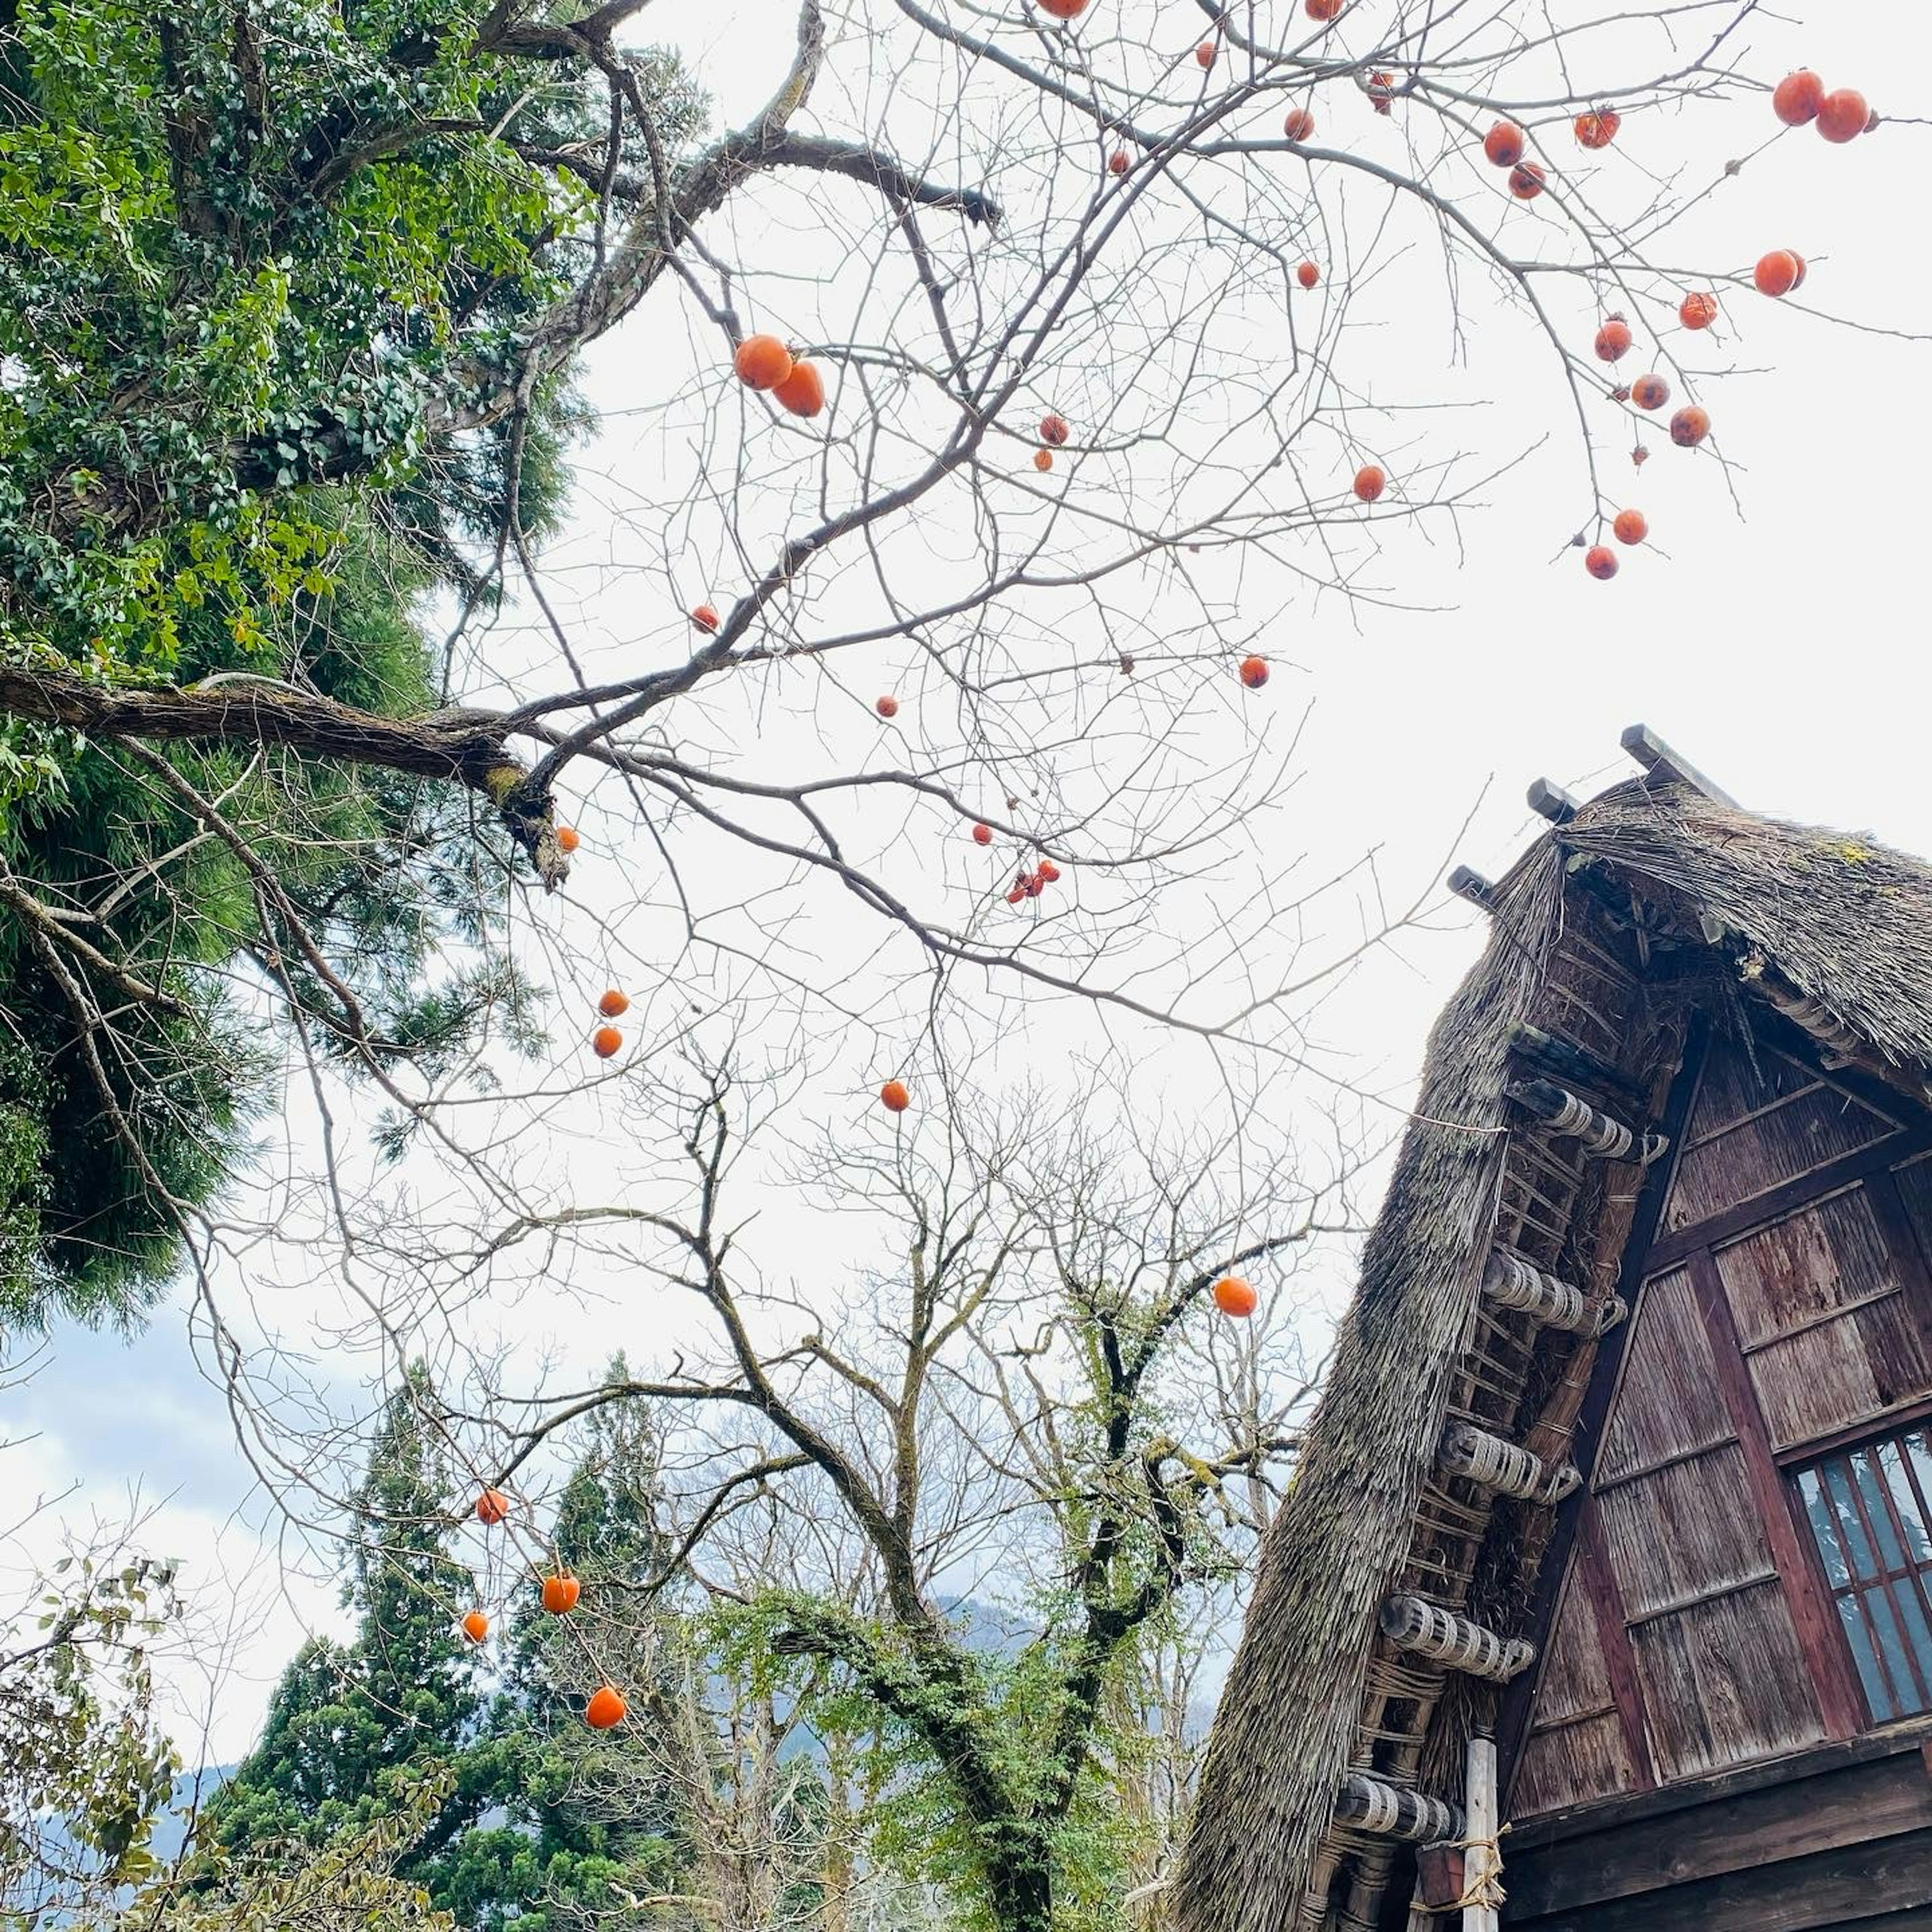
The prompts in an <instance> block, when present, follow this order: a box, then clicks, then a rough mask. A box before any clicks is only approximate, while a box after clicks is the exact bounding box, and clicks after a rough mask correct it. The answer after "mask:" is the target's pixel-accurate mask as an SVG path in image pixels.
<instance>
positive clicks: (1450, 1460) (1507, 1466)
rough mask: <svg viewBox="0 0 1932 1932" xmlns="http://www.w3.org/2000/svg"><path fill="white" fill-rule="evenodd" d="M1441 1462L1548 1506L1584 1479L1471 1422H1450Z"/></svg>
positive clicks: (1451, 1471) (1503, 1492)
mask: <svg viewBox="0 0 1932 1932" xmlns="http://www.w3.org/2000/svg"><path fill="white" fill-rule="evenodd" d="M1526 1265H1527V1264H1526ZM1438 1463H1439V1466H1440V1467H1441V1469H1442V1472H1443V1473H1444V1474H1445V1475H1451V1476H1461V1477H1463V1478H1464V1479H1465V1480H1466V1481H1469V1482H1472V1483H1474V1484H1475V1485H1476V1487H1478V1489H1484V1490H1489V1491H1490V1492H1491V1493H1493V1494H1494V1495H1496V1496H1514V1497H1516V1498H1517V1499H1518V1500H1519V1501H1520V1502H1532V1503H1537V1504H1539V1505H1543V1506H1544V1507H1545V1508H1548V1507H1550V1506H1551V1505H1555V1504H1557V1503H1560V1502H1562V1500H1563V1499H1564V1498H1565V1496H1569V1495H1571V1493H1573V1492H1574V1490H1576V1489H1577V1487H1579V1486H1580V1484H1582V1482H1583V1476H1582V1475H1581V1473H1580V1472H1579V1471H1578V1470H1577V1468H1576V1466H1575V1465H1574V1464H1573V1463H1546V1462H1545V1461H1544V1460H1543V1458H1542V1457H1541V1456H1538V1455H1535V1454H1532V1452H1531V1451H1529V1450H1527V1449H1524V1448H1519V1447H1518V1446H1517V1445H1516V1444H1515V1443H1514V1442H1505V1441H1504V1440H1503V1439H1502V1437H1501V1436H1492V1435H1491V1434H1490V1433H1489V1431H1488V1430H1486V1429H1478V1427H1476V1426H1475V1424H1474V1423H1469V1422H1459V1423H1452V1424H1451V1425H1450V1427H1449V1428H1448V1430H1447V1432H1446V1433H1445V1434H1444V1436H1443V1439H1442V1454H1441V1456H1440V1457H1439V1458H1438Z"/></svg>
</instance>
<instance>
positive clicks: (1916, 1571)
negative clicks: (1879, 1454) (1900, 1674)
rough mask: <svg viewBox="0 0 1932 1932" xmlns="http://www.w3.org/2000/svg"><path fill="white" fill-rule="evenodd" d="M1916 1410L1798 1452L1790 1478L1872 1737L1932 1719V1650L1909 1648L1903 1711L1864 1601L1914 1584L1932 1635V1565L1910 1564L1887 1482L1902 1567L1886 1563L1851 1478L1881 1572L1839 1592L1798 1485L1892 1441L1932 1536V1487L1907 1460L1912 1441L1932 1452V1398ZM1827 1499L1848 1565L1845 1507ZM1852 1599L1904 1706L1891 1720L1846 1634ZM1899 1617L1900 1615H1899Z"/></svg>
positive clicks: (1790, 1493) (1789, 1490)
mask: <svg viewBox="0 0 1932 1932" xmlns="http://www.w3.org/2000/svg"><path fill="white" fill-rule="evenodd" d="M1913 1406H1914V1407H1915V1409H1918V1410H1919V1411H1920V1412H1921V1413H1919V1414H1918V1415H1915V1416H1914V1417H1912V1418H1910V1419H1909V1420H1908V1419H1903V1418H1898V1417H1895V1416H1894V1417H1891V1418H1888V1419H1887V1421H1885V1422H1884V1423H1883V1424H1881V1425H1880V1426H1879V1427H1877V1428H1876V1429H1873V1428H1872V1427H1869V1426H1867V1427H1864V1428H1863V1429H1861V1430H1859V1431H1858V1432H1856V1433H1850V1439H1849V1440H1848V1441H1846V1442H1836V1443H1834V1444H1833V1445H1832V1446H1830V1447H1829V1448H1814V1447H1812V1446H1811V1445H1805V1447H1804V1448H1802V1449H1800V1450H1798V1451H1793V1459H1792V1460H1791V1461H1790V1463H1789V1465H1788V1466H1787V1469H1786V1470H1785V1472H1784V1474H1785V1491H1786V1495H1787V1498H1788V1499H1789V1501H1790V1508H1791V1513H1792V1515H1793V1517H1794V1518H1795V1519H1796V1520H1797V1521H1798V1523H1799V1524H1800V1526H1802V1529H1803V1531H1804V1540H1805V1543H1806V1544H1807V1545H1808V1547H1809V1552H1810V1555H1811V1571H1812V1574H1813V1576H1814V1579H1815V1580H1816V1582H1817V1587H1818V1589H1820V1591H1821V1592H1823V1595H1824V1596H1825V1598H1826V1601H1827V1602H1828V1603H1829V1604H1830V1605H1831V1607H1832V1620H1833V1622H1835V1623H1836V1624H1837V1625H1838V1647H1839V1649H1840V1650H1841V1652H1842V1653H1843V1657H1844V1660H1845V1662H1846V1664H1847V1665H1848V1666H1849V1673H1850V1676H1851V1679H1852V1683H1853V1685H1855V1688H1856V1690H1857V1693H1858V1703H1859V1706H1860V1708H1861V1710H1862V1711H1863V1713H1864V1724H1863V1725H1862V1727H1861V1729H1862V1730H1864V1732H1867V1733H1869V1732H1873V1731H1882V1730H1889V1729H1890V1728H1891V1726H1893V1725H1894V1724H1906V1723H1910V1722H1913V1721H1922V1720H1923V1719H1924V1718H1928V1717H1932V1651H1928V1652H1927V1653H1925V1654H1924V1655H1922V1656H1921V1655H1920V1654H1919V1653H1918V1652H1917V1651H1916V1650H1914V1649H1910V1648H1909V1647H1908V1649H1907V1650H1906V1665H1907V1667H1908V1668H1909V1670H1911V1672H1912V1676H1913V1678H1914V1679H1915V1688H1914V1694H1915V1696H1916V1697H1918V1699H1919V1700H1920V1701H1919V1702H1918V1703H1916V1704H1915V1705H1912V1706H1911V1707H1910V1708H1909V1709H1907V1708H1903V1706H1904V1703H1905V1700H1903V1698H1901V1697H1900V1696H1899V1695H1898V1694H1897V1690H1898V1687H1897V1685H1896V1684H1895V1683H1894V1682H1893V1673H1892V1670H1891V1665H1890V1664H1889V1662H1888V1660H1887V1658H1886V1657H1885V1650H1884V1646H1883V1645H1882V1643H1881V1642H1880V1640H1879V1634H1878V1631H1877V1629H1876V1626H1875V1625H1873V1622H1872V1620H1871V1619H1870V1616H1868V1615H1867V1613H1866V1612H1865V1608H1864V1601H1863V1599H1864V1597H1865V1596H1866V1595H1867V1594H1869V1593H1870V1592H1873V1591H1874V1590H1883V1591H1884V1592H1886V1593H1887V1595H1890V1593H1891V1591H1892V1590H1893V1589H1894V1586H1896V1585H1897V1584H1898V1583H1910V1584H1911V1585H1912V1590H1913V1592H1914V1594H1915V1595H1916V1596H1917V1598H1918V1607H1919V1610H1920V1612H1921V1615H1922V1616H1924V1619H1925V1622H1926V1625H1927V1628H1928V1629H1932V1561H1928V1562H1927V1564H1926V1565H1924V1568H1921V1567H1920V1566H1919V1565H1917V1564H1915V1563H1914V1562H1912V1560H1911V1556H1910V1551H1911V1547H1912V1546H1911V1540H1910V1538H1909V1537H1908V1536H1907V1535H1906V1530H1905V1525H1904V1523H1903V1521H1902V1520H1900V1517H1899V1514H1898V1507H1897V1503H1896V1502H1895V1501H1894V1499H1893V1496H1892V1494H1891V1486H1890V1484H1889V1482H1885V1483H1883V1484H1882V1493H1883V1495H1884V1498H1885V1514H1886V1516H1887V1517H1888V1520H1889V1521H1890V1524H1891V1532H1892V1535H1893V1538H1894V1541H1896V1542H1897V1545H1898V1547H1899V1550H1900V1553H1901V1555H1902V1556H1903V1558H1904V1562H1903V1564H1901V1565H1897V1566H1894V1565H1891V1564H1888V1563H1887V1562H1885V1556H1884V1552H1883V1550H1882V1547H1881V1546H1880V1544H1879V1540H1878V1538H1877V1537H1876V1535H1874V1534H1873V1526H1872V1522H1871V1516H1870V1510H1869V1508H1868V1507H1867V1503H1866V1501H1865V1498H1864V1493H1863V1489H1862V1486H1861V1484H1859V1483H1858V1481H1857V1479H1856V1478H1855V1477H1852V1478H1850V1485H1851V1493H1852V1502H1853V1503H1854V1505H1855V1506H1856V1508H1857V1510H1858V1526H1859V1530H1860V1533H1861V1535H1863V1536H1864V1539H1865V1541H1866V1542H1867V1544H1868V1545H1869V1546H1870V1550H1871V1556H1872V1561H1873V1564H1874V1565H1876V1574H1875V1575H1874V1576H1873V1577H1871V1578H1870V1579H1869V1580H1864V1581H1861V1580H1859V1579H1858V1577H1856V1576H1855V1575H1854V1576H1853V1577H1852V1580H1851V1582H1850V1583H1848V1584H1846V1586H1844V1587H1843V1589H1840V1588H1839V1587H1838V1586H1837V1585H1835V1583H1833V1582H1832V1579H1831V1576H1830V1574H1829V1571H1827V1570H1826V1568H1825V1553H1824V1551H1823V1550H1821V1549H1820V1547H1818V1536H1817V1531H1816V1530H1815V1529H1814V1528H1813V1526H1812V1525H1811V1521H1810V1519H1809V1515H1808V1512H1807V1511H1806V1509H1805V1499H1804V1497H1803V1496H1802V1494H1801V1493H1800V1492H1799V1487H1798V1484H1799V1478H1800V1477H1801V1476H1804V1475H1809V1474H1811V1473H1812V1472H1816V1471H1820V1470H1823V1469H1825V1468H1826V1466H1828V1465H1829V1464H1834V1463H1837V1464H1845V1465H1849V1462H1850V1460H1851V1458H1852V1457H1853V1456H1855V1455H1856V1454H1858V1452H1859V1451H1861V1450H1875V1449H1877V1448H1880V1447H1881V1446H1882V1445H1885V1444H1887V1443H1891V1444H1894V1445H1898V1446H1899V1448H1900V1455H1899V1463H1900V1467H1901V1468H1902V1469H1903V1470H1904V1472H1905V1478H1906V1482H1907V1483H1908V1484H1909V1485H1910V1486H1911V1490H1912V1496H1913V1497H1914V1499H1915V1500H1916V1502H1917V1503H1918V1508H1919V1510H1920V1512H1921V1519H1922V1521H1921V1527H1922V1528H1923V1529H1924V1531H1925V1532H1926V1533H1927V1535H1932V1487H1927V1484H1924V1483H1923V1482H1921V1481H1920V1479H1919V1475H1918V1470H1917V1469H1915V1467H1914V1466H1913V1465H1912V1458H1911V1457H1910V1456H1909V1454H1906V1453H1905V1452H1904V1449H1903V1445H1904V1442H1905V1439H1906V1437H1908V1436H1913V1435H1917V1436H1921V1437H1924V1438H1926V1439H1927V1446H1928V1448H1932V1427H1928V1426H1927V1425H1928V1422H1932V1397H1924V1398H1921V1400H1920V1401H1919V1402H1918V1403H1915V1404H1914V1405H1913ZM1825 1496H1826V1503H1827V1505H1828V1507H1829V1508H1830V1510H1831V1513H1832V1523H1833V1527H1834V1528H1835V1529H1836V1531H1837V1532H1838V1537H1839V1540H1840V1541H1841V1543H1843V1544H1844V1545H1845V1547H1846V1563H1847V1565H1849V1564H1850V1561H1851V1551H1850V1544H1849V1538H1846V1535H1845V1533H1844V1532H1845V1528H1846V1525H1845V1522H1844V1519H1843V1514H1842V1512H1841V1511H1840V1509H1839V1507H1838V1502H1837V1499H1835V1497H1833V1496H1832V1493H1831V1491H1830V1489H1829V1486H1827V1487H1826V1489H1825ZM1844 1598H1851V1599H1852V1600H1853V1601H1854V1603H1855V1606H1856V1607H1857V1609H1858V1613H1859V1615H1860V1616H1861V1619H1862V1620H1863V1622H1864V1626H1865V1635H1866V1639H1867V1642H1868V1643H1870V1646H1871V1650H1872V1655H1873V1657H1874V1658H1876V1659H1877V1661H1878V1663H1879V1668H1880V1669H1881V1670H1882V1671H1883V1672H1884V1673H1885V1680H1886V1684H1887V1686H1888V1688H1889V1689H1890V1690H1891V1691H1892V1693H1893V1702H1894V1703H1897V1704H1899V1705H1900V1706H1901V1708H1900V1709H1897V1710H1896V1711H1894V1712H1893V1713H1892V1715H1891V1716H1890V1717H1888V1718H1881V1717H1879V1715H1877V1714H1876V1712H1874V1711H1873V1709H1872V1708H1871V1700H1870V1696H1869V1695H1868V1694H1867V1691H1866V1690H1865V1686H1864V1679H1863V1677H1862V1676H1861V1674H1860V1673H1859V1671H1858V1661H1857V1659H1856V1658H1855V1656H1854V1655H1853V1653H1852V1645H1851V1640H1850V1639H1849V1637H1847V1636H1846V1634H1845V1631H1844V1627H1843V1622H1842V1620H1841V1617H1840V1614H1839V1610H1838V1605H1839V1604H1840V1602H1841V1601H1842V1600H1843V1599H1844ZM1893 1615H1894V1617H1895V1618H1896V1617H1897V1611H1896V1610H1895V1609H1894V1612H1893ZM1898 1621H1899V1622H1900V1625H1901V1627H1902V1625H1903V1619H1898ZM1906 1640H1907V1643H1908V1646H1909V1634H1907V1639H1906Z"/></svg>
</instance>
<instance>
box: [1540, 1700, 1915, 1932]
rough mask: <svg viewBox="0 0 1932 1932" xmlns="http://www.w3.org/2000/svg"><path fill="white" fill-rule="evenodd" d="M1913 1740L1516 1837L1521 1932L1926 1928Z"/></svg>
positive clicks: (1787, 1763)
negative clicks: (1917, 1920)
mask: <svg viewBox="0 0 1932 1932" xmlns="http://www.w3.org/2000/svg"><path fill="white" fill-rule="evenodd" d="M1922 1737H1924V1730H1922V1727H1903V1730H1899V1731H1893V1733H1889V1735H1885V1737H1882V1739H1857V1741H1852V1743H1849V1745H1826V1747H1818V1748H1812V1751H1808V1752H1801V1754H1797V1757H1791V1758H1781V1760H1775V1762H1774V1764H1768V1766H1757V1768H1754V1774H1743V1775H1741V1774H1737V1772H1731V1774H1725V1775H1720V1778H1710V1779H1702V1781H1698V1784H1693V1785H1683V1787H1677V1789H1675V1791H1656V1793H1648V1795H1644V1797H1638V1799H1627V1801H1621V1802H1613V1805H1598V1807H1588V1808H1584V1811H1580V1812H1573V1814H1565V1816H1561V1818H1553V1820H1547V1822H1544V1824H1542V1826H1538V1824H1530V1826H1517V1828H1515V1829H1513V1832H1511V1835H1509V1838H1507V1839H1505V1841H1503V1845H1505V1855H1507V1866H1505V1884H1507V1889H1509V1905H1507V1909H1505V1922H1507V1924H1511V1926H1523V1928H1524V1932H1530V1928H1534V1932H1638V1928H1643V1932H1766V1928H1768V1932H1820V1928H1828V1926H1838V1924H1861V1922H1862V1924H1868V1926H1870V1932H1882V1928H1884V1926H1889V1924H1893V1921H1897V1932H1905V1926H1907V1924H1909V1921H1907V1918H1905V1916H1903V1915H1905V1912H1924V1915H1932V1775H1928V1772H1926V1762H1924V1754H1922V1751H1921V1741H1922Z"/></svg>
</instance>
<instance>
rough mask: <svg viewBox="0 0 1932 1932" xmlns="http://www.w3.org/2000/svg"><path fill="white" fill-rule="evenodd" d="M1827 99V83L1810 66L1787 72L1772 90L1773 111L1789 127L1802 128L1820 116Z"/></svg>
mask: <svg viewBox="0 0 1932 1932" xmlns="http://www.w3.org/2000/svg"><path fill="white" fill-rule="evenodd" d="M1824 99H1825V83H1823V81H1822V80H1820V79H1819V78H1818V77H1817V75H1816V74H1814V73H1813V72H1812V71H1811V69H1810V68H1807V67H1801V68H1799V70H1798V71H1797V72H1796V74H1787V75H1786V76H1785V77H1784V79H1783V80H1781V81H1780V82H1779V83H1778V85H1777V86H1775V87H1774V88H1773V89H1772V90H1771V111H1772V113H1774V114H1775V115H1777V116H1778V118H1779V119H1780V120H1781V121H1783V122H1784V124H1785V125H1786V126H1787V127H1803V126H1804V124H1805V122H1806V121H1815V120H1816V119H1817V118H1818V110H1819V108H1820V106H1821V105H1822V104H1823V101H1824Z"/></svg>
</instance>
